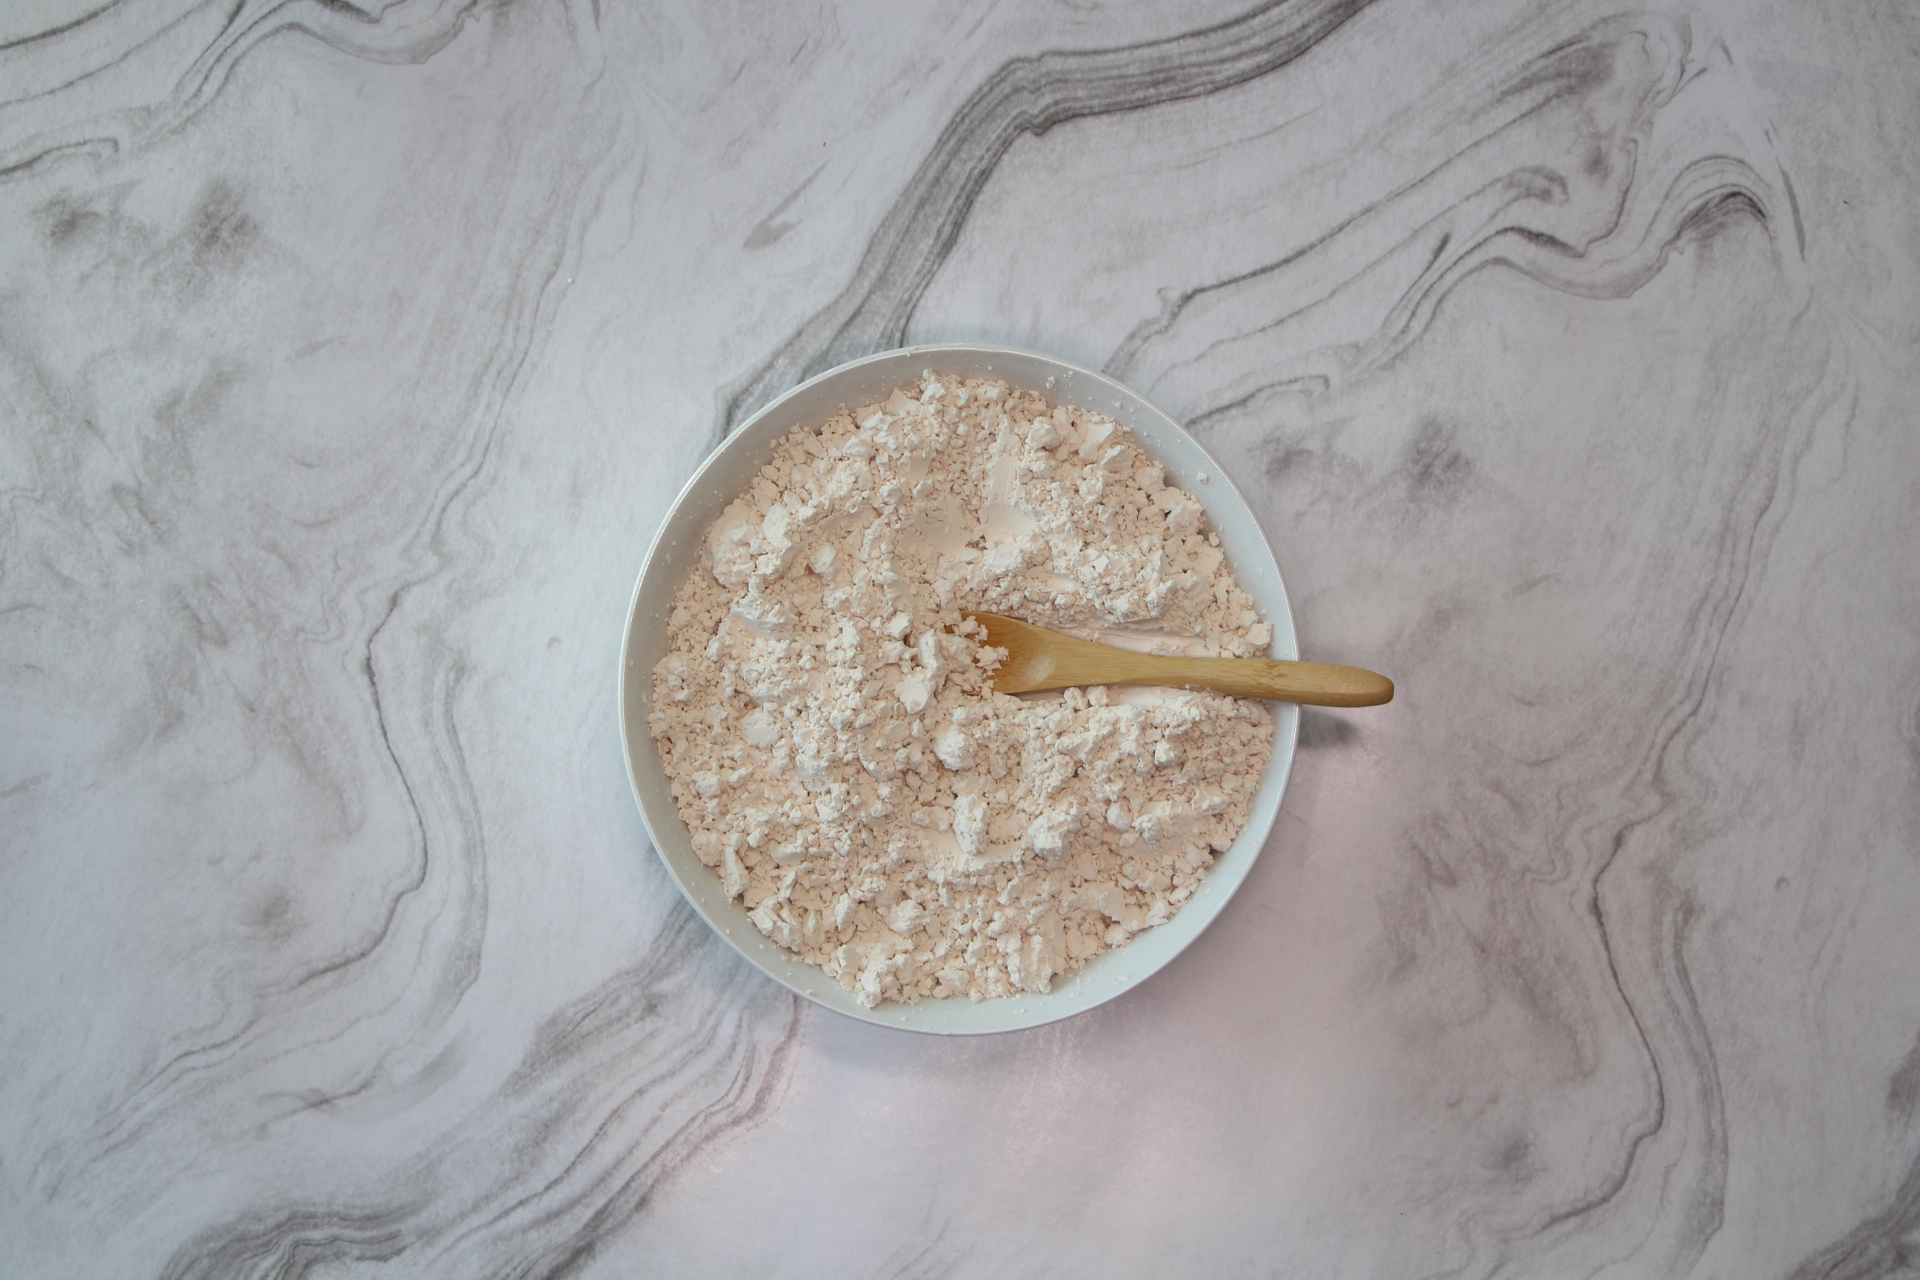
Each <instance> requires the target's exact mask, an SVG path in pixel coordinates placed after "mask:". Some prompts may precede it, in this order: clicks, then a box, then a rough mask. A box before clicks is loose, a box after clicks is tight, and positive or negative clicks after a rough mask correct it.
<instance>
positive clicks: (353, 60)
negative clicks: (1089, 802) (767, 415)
mask: <svg viewBox="0 0 1920 1280" xmlns="http://www.w3.org/2000/svg"><path fill="white" fill-rule="evenodd" d="M1916 86H1920V13H1916V12H1915V10H1914V9H1913V8H1912V7H1911V6H1910V5H1903V4H1898V3H1879V2H1876V0H1865V2H1863V3H1859V4H1843V3H1838V2H1834V0H1827V2H1823V3H1818V4H1807V5H1777V4H1776V5H1768V4H1761V3H1757V2H1749V0H1725V2H1724V3H1716V2H1710V0H1702V2H1700V3H1680V4H1674V5H1649V6H1639V7H1636V6H1630V5H1607V4H1594V3H1558V2H1555V0H1489V2H1487V3H1480V4H1473V5H1429V4H1419V3H1413V2H1412V0H1374V2H1373V3H1361V2H1360V0H1353V2H1351V3H1349V2H1345V0H1281V2H1280V3H1274V4H1267V5H1262V6H1259V7H1255V8H1247V7H1243V4H1239V5H1237V4H1235V3H1228V2H1226V0H1208V2H1206V3H1197V4H1187V5H1173V4H1169V3H1164V2H1161V3H1135V4H1102V3H1092V4H1069V3H1043V2H1040V0H1025V2H1023V3H1019V4H1008V5H995V6H986V5H980V6H961V5H939V6H884V5H877V4H831V3H822V4H817V5H811V6H804V7H800V6H792V7H773V6H748V5H728V4H721V5H705V6H701V5H692V4H656V5H639V4H620V3H615V2H613V0H582V2H580V3H574V4H566V3H559V2H558V0H556V2H554V3H544V4H542V3H531V2H526V3H497V4H489V5H479V4H472V3H457V2H454V3H434V2H432V0H400V2H398V3H393V4H386V5H375V4H365V3H361V2H360V0H345V2H339V0H336V2H331V3H323V2H321V0H257V2H256V0H238V2H237V3H228V4H219V5H215V4H210V3H198V2H196V0H152V2H151V3H144V4H136V3H133V2H132V0H104V3H103V2H101V0H25V2H24V3H21V4H18V5H15V6H10V7H8V8H7V9H6V10H5V12H3V13H0V664H4V670H5V679H4V684H0V978H3V979H4V981H0V1276H5V1277H9V1278H10V1277H15V1276H19V1277H41V1276H62V1277H64V1276H167V1277H195V1278H204V1280H215V1278H221V1280H224V1278H228V1277H269V1276H302V1275H304V1276H316V1277H317V1276H323V1275H325V1276H336V1275H340V1276H344V1275H366V1276H374V1275H381V1276H402V1275H405V1276H414V1275H418V1276H436V1277H437V1276H522V1277H549V1276H562V1275H581V1276H603V1275H604V1276H616V1275H618V1276H714V1275H728V1276H731V1275H754V1276H795V1277H797V1276H836V1277H838V1276H872V1277H877V1278H878V1277H900V1278H902V1280H905V1278H908V1277H928V1278H930V1277H949V1276H951V1277H971V1276H1001V1275H1021V1276H1027V1275H1032V1276H1042V1275H1045V1276H1078V1275H1100V1276H1136V1275H1137V1276H1161V1275H1170V1274H1171V1275H1182V1274H1188V1275H1201V1274H1205V1275H1246V1276H1288V1277H1291V1276H1352V1277H1377V1276H1405V1277H1441V1276H1446V1277H1493V1276H1502V1277H1516V1276H1528V1277H1534V1276H1538V1277H1564V1276H1582V1277H1586V1276H1596V1277H1597V1276H1605V1277H1623V1278H1624V1277H1669V1276H1695V1277H1702V1278H1703V1280H1704V1278H1706V1277H1791V1278H1792V1280H1815V1278H1832V1280H1837V1278H1840V1277H1845V1278H1847V1280H1866V1278H1869V1277H1876V1278H1877V1277H1896V1276H1909V1275H1920V928H1916V925H1915V921H1916V919H1920V567H1917V566H1920V414H1916V411H1915V409H1914V407H1913V406H1914V405H1915V404H1916V403H1920V374H1917V373H1916V369H1920V220H1916V218H1915V216H1914V214H1913V210H1914V208H1915V207H1916V203H1920V202H1917V201H1916V196H1917V195H1920V144H1916V142H1915V141H1914V139H1915V137H1916V136H1920V92H1916ZM972 339H984V340H990V341H997V342H1006V343H1012V344H1016V345H1024V346H1031V347H1035V348H1038V349H1041V350H1045V351H1048V352H1050V353H1053V354H1057V355H1060V356H1063V357H1066V358H1068V359H1073V360H1077V361H1080V362H1082V363H1087V364H1091V365H1094V366H1096V367H1104V368H1106V369H1107V370H1109V371H1110V372H1112V373H1114V374H1115V375H1116V376H1119V377H1121V378H1123V379H1125V380H1126V381H1128V382H1129V383H1130V384H1132V385H1134V386H1136V387H1137V388H1139V389H1140V390H1142V391H1143V392H1145V393H1146V394H1147V395H1149V396H1151V397H1153V398H1154V399H1156V400H1157V401H1159V402H1160V403H1161V404H1163V405H1164V406H1165V407H1166V408H1167V409H1168V410H1169V411H1170V412H1172V413H1173V414H1174V415H1175V416H1176V417H1179V418H1181V419H1182V420H1184V421H1186V422H1188V423H1190V424H1191V425H1192V426H1193V427H1194V429H1195V430H1196V431H1197V432H1198V433H1199V434H1200V435H1201V436H1202V437H1203V439H1205V440H1206V442H1207V444H1208V445H1209V447H1210V448H1211V449H1213V450H1214V452H1215V453H1216V455H1217V456H1219V457H1220V458H1221V460H1222V462H1223V465H1225V466H1226V467H1227V468H1228V469H1229V471H1230V472H1231V474H1232V475H1233V477H1234V479H1235V480H1236V482H1237V483H1238V484H1240V486H1241V487H1242V488H1243V489H1244V490H1246V491H1247V492H1248V494H1249V495H1250V497H1251V498H1252V499H1253V501H1254V503H1255V505H1256V507H1257V508H1258V510H1259V512H1260V514H1261V517H1262V519H1263V521H1264V522H1265V523H1266V525H1267V528H1268V530H1269V531H1270V533H1271V535H1272V538H1273V541H1274V543H1275V545H1276V549H1277V552H1278V554H1279V558H1280V562H1281V566H1282V568H1283V570H1284V571H1285V573H1286V575H1287V580H1288V585H1289V589H1290V591H1291V593H1292V596H1293V599H1294V601H1295V606H1296V614H1297V624H1298V628H1299V632H1300V636H1301V641H1302V647H1303V649H1304V650H1305V651H1306V652H1307V653H1308V654H1309V655H1310V656H1318V657H1324V658H1327V659H1330V660H1335V661H1347V662H1357V663H1361V664H1363V665H1368V666H1374V667H1377V668H1379V669H1382V670H1385V671H1387V672H1388V673H1390V674H1391V675H1393V677H1394V678H1395V680H1396V681H1397V683H1398V686H1399V690H1400V696H1399V698H1398V700H1397V701H1396V702H1395V703H1394V704H1393V705H1392V706H1390V707H1387V708H1382V709H1378V710H1370V711H1366V712H1353V713H1339V712H1315V713H1313V714H1311V715H1309V716H1308V717H1306V718H1305V719H1304V721H1303V738H1302V750H1301V754H1300V758H1299V761H1298V764H1297V765H1296V769H1295V773H1294V779H1293V783H1292V787H1291V789H1290V791H1289V794H1288V797H1287V801H1286V805H1285V807H1284V809H1283V811H1282V815H1281V820H1280V822H1279V824H1278V826H1277V828H1276V831H1275V835H1274V837H1273V839H1272V840H1271V842H1270V843H1269V845H1268V847H1267V849H1266V851H1265V853H1264V855H1263V857H1262V861H1261V863H1260V865H1259V867H1258V868H1257V869H1256V871H1255V873H1254V875H1253V877H1252V879H1251V880H1250V881H1249V883H1248V885H1247V887H1246V889H1245V890H1243V891H1242V893H1241V895H1240V896H1239V897H1238V898H1236V899H1235V901H1234V902H1233V903H1232V904H1231V906H1230V908H1229V910H1228V911H1227V912H1226V913H1225V914H1224V915H1223V916H1222V918H1221V919H1220V921H1219V922H1218V923H1217V924H1216V926H1215V927H1214V928H1213V929H1212V930H1210V931H1209V933H1208V934H1207V935H1206V936H1205V937H1204V938H1203V939H1202V940H1201V942H1200V943H1199V944H1198V945H1196V946H1195V947H1194V948H1193V949H1192V950H1191V951H1189V952H1188V953H1187V954H1186V955H1184V956H1183V957H1181V959H1180V960H1179V961H1178V962H1176V963H1175V964H1174V965H1173V966H1171V967H1170V968H1169V969H1168V970H1166V971H1165V972H1164V973H1162V974H1160V975H1159V976H1158V977H1156V978H1155V979H1153V980H1152V981H1151V982H1148V983H1145V984H1142V985H1141V987H1140V988H1139V989H1138V990H1136V991H1134V992H1131V993H1130V994H1129V995H1127V996H1126V997H1125V998H1123V999H1121V1000H1118V1001H1116V1002H1114V1003H1113V1004H1110V1005H1108V1006H1106V1007H1104V1008H1102V1009H1100V1010H1097V1011H1095V1012H1094V1013H1091V1014H1088V1015H1085V1016H1083V1017H1081V1018H1078V1019H1075V1020H1072V1021H1070V1022H1067V1023H1064V1024H1060V1025H1057V1026H1054V1027H1050V1028H1044V1029H1041V1030H1038V1031H1034V1032H1029V1033H1023V1034H1019V1035H1013V1036H1005V1037H995V1038H990V1039H984V1040H976V1041H966V1042H943V1041H935V1040H930V1039H923V1038H916V1037H911V1036H906V1035H902V1034H895V1033H888V1032H885V1031H882V1030H878V1029H875V1028H871V1027H866V1026H863V1025H855V1024H851V1023H847V1022H844V1021H842V1020H839V1019H837V1018H835V1017H833V1016H831V1015H828V1014H825V1013H823V1012H820V1011H818V1010H814V1009H812V1008H810V1007H806V1006H803V1005H801V1004H799V1003H796V1002H795V1001H794V1000H793V999H792V998H791V997H789V996H787V995H786V994H785V993H784V992H783V991H781V990H780V989H779V988H777V987H775V986H773V985H772V984H771V983H769V982H767V981H765V980H763V979H761V978H760V977H758V976H757V975H756V973H755V972H754V971H752V970H751V969H749V968H748V967H747V966H746V965H745V964H743V963H742V962H740V961H739V960H737V959H736V958H735V957H734V956H733V954H732V953H731V952H730V951H729V950H727V949H726V948H725V947H724V946H723V945H721V944H720V943H719V942H718V941H717V940H716V939H714V938H712V937H711V936H709V935H708V933H707V932H706V927H705V926H704V925H703V924H702V923H701V922H700V921H698V920H697V919H696V918H695V917H694V916H693V915H692V914H691V913H690V912H689V911H688V910H687V909H686V908H685V907H684V906H683V905H682V904H681V903H680V902H679V900H678V898H677V896H676V893H675V891H674V889H673V887H672V885H671V883H670V882H669V881H668V880H667V879H666V877H665V875H664V873H663V872H662V871H661V870H660V868H659V867H658V866H657V865H656V864H655V862H654V860H653V858H652V855H651V852H650V850H649V849H648V848H647V845H646V837H645V833H644V830H643V828H642V827H641V824H640V822H639V818H638V814H637V812H636V811H635V807H634V805H633V802H632V799H631V796H630V794H629V792H628V790H627V786H626V781H625V776H624V772H623V769H622V765H621V759H620V750H619V742H618V729H617V722H616V718H615V706H614V700H613V677H614V663H615V658H616V652H617V647H618V642H619V635H620V626H621V621H622V617H623V613H624V609H625V605H626V601H627V596H628V592H629V591H630V589H631V586H632V581H633V577H634V575H635V573H636V572H637V571H638V568H639V560H640V556H641V554H642V552H643V551H644V548H645V546H646V542H647V539H648V537H649V536H650V535H651V533H652V531H653V529H654V527H655V525H656V523H657V521H658V519H659V517H660V515H661V513H662V512H663V510H664V508H665V505H666V503H667V502H668V501H669V500H670V499H671V497H672V495H673V493H674V492H675V491H676V489H677V488H678V486H679V484H680V483H681V481H682V479H683V478H684V477H685V476H686V475H687V474H688V473H689V472H690V471H691V470H692V468H693V467H694V466H695V465H696V464H697V463H698V461H699V460H700V458H701V457H702V456H703V455H704V453H705V452H706V450H707V449H708V448H710V447H711V445H712V444H713V442H714V440H715V439H716V438H717V437H718V436H719V435H720V434H722V433H724V432H725V431H726V430H727V429H728V428H729V427H730V426H732V425H733V424H735V423H737V422H738V421H740V420H741V419H742V418H743V417H744V416H745V415H747V414H749V413H751V412H752V411H753V409H754V408H755V407H756V406H757V405H758V404H760V403H762V402H764V401H765V400H766V399H768V398H769V397H771V396H772V395H775V394H777V393H778V392H779V391H781V390H783V389H784V388H786V387H788V386H791V385H792V384H793V383H794V382H796V381H798V380H799V379H801V378H803V377H805V376H807V375H808V374H809V373H811V372H813V371H817V370H818V369H821V368H824V367H826V366H828V365H830V364H832V363H834V362H836V361H838V360H841V359H844V358H847V357H850V356H854V355H859V354H863V353H866V352H869V351H873V350H878V349H883V348H886V347H890V346H895V345H899V344H902V343H908V342H914V341H937V340H972Z"/></svg>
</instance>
